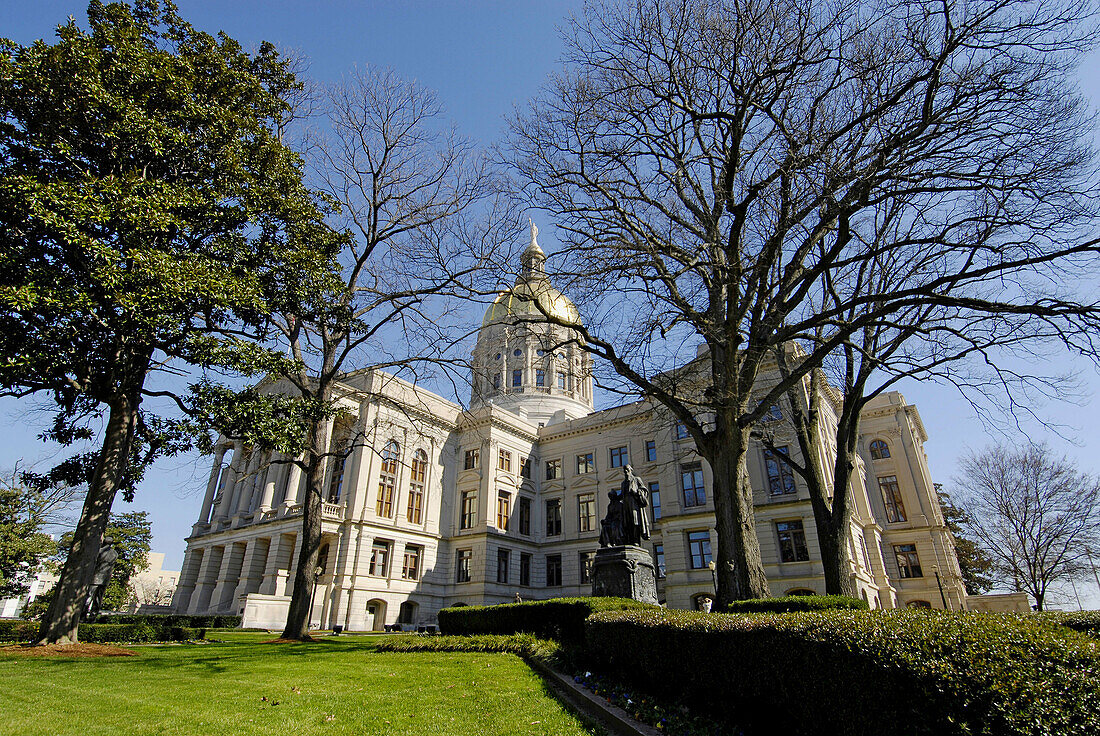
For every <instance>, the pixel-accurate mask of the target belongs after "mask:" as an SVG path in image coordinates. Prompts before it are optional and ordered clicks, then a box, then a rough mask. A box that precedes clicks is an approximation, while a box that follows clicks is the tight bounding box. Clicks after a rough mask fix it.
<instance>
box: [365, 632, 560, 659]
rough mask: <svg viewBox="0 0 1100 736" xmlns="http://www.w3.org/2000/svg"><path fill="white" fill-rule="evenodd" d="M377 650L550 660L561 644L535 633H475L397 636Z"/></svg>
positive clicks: (387, 639) (378, 644)
mask: <svg viewBox="0 0 1100 736" xmlns="http://www.w3.org/2000/svg"><path fill="white" fill-rule="evenodd" d="M375 651H378V652H503V653H507V654H518V655H520V656H521V657H535V658H538V659H543V660H545V659H548V658H550V657H552V656H553V655H554V654H555V653H557V651H558V643H557V642H555V641H552V640H549V639H539V638H538V637H536V636H533V635H532V634H475V635H471V636H395V637H392V638H386V639H382V640H381V641H379V642H378V643H377V644H376V645H375Z"/></svg>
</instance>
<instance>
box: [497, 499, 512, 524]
mask: <svg viewBox="0 0 1100 736" xmlns="http://www.w3.org/2000/svg"><path fill="white" fill-rule="evenodd" d="M511 512H512V494H511V493H508V492H507V491H500V490H498V491H497V529H500V530H501V531H502V532H503V531H507V530H508V519H509V517H510V516H511Z"/></svg>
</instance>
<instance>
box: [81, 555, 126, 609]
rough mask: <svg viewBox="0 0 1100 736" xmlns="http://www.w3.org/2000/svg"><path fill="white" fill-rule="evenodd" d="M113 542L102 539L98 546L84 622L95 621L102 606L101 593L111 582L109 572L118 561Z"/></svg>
mask: <svg viewBox="0 0 1100 736" xmlns="http://www.w3.org/2000/svg"><path fill="white" fill-rule="evenodd" d="M114 544H115V540H114V539H112V538H111V537H104V538H103V544H102V545H100V548H99V555H98V556H96V559H95V573H94V574H93V575H92V585H91V587H90V588H88V599H87V605H86V606H85V608H84V620H85V621H95V618H96V616H98V615H99V609H100V607H101V606H102V605H103V592H104V591H105V590H106V589H107V584H108V583H110V582H111V572H112V571H113V570H114V568H115V562H116V561H117V560H118V551H117V550H115V547H114Z"/></svg>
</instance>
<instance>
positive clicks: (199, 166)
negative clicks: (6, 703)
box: [0, 0, 330, 642]
mask: <svg viewBox="0 0 1100 736" xmlns="http://www.w3.org/2000/svg"><path fill="white" fill-rule="evenodd" d="M88 25H89V29H88V30H84V29H82V28H80V27H79V26H78V25H77V23H76V22H75V21H74V20H72V19H70V20H69V21H68V22H67V23H65V24H63V25H61V26H59V27H58V30H57V42H56V43H54V44H52V45H51V44H47V43H45V42H44V41H38V42H36V43H34V44H31V45H30V46H26V47H23V46H19V45H17V44H15V43H13V42H11V41H7V40H3V41H0V393H5V394H7V395H15V396H25V395H29V394H32V393H44V394H48V395H51V396H52V397H53V399H54V400H55V401H56V403H57V406H58V414H57V417H56V421H55V422H54V425H53V427H52V428H51V430H50V432H49V433H48V435H49V436H50V437H51V438H52V439H55V440H58V441H60V442H62V443H69V442H74V441H88V440H93V439H97V438H98V439H99V441H100V442H101V446H100V449H99V450H98V451H96V452H92V453H87V454H84V455H81V456H78V457H76V458H74V459H73V460H72V461H70V462H69V464H68V465H67V466H66V468H65V470H66V472H69V473H70V474H71V475H72V476H74V477H76V478H79V479H83V480H86V481H87V485H88V492H87V496H86V501H85V504H84V507H83V510H82V512H81V515H80V519H79V521H78V523H77V526H76V529H75V530H74V535H73V545H72V548H71V553H70V554H69V555H68V558H67V559H66V562H65V564H64V566H63V568H62V570H61V573H60V579H59V581H58V584H57V586H56V596H55V598H54V601H53V604H52V605H51V608H50V610H49V612H48V614H47V615H46V616H45V618H44V619H43V623H42V628H41V638H42V640H43V641H44V642H64V641H75V640H76V632H77V624H78V622H79V616H80V612H81V608H82V606H83V603H84V600H85V598H86V594H87V589H88V585H89V584H90V580H91V575H92V573H93V570H94V565H95V560H96V556H97V554H98V552H99V546H100V542H101V540H102V538H103V533H104V530H105V528H106V526H107V523H108V519H109V513H110V509H111V505H112V503H113V501H114V498H115V496H116V494H117V492H118V491H119V490H120V489H121V490H123V491H124V492H125V493H132V489H133V487H134V485H135V484H136V483H137V481H138V480H139V479H140V475H141V472H142V470H143V469H144V467H145V466H146V465H147V464H148V462H150V461H151V460H152V459H153V458H155V457H157V456H158V455H159V454H163V453H168V452H173V451H175V450H178V449H180V448H182V447H184V446H187V444H188V442H189V439H188V436H189V434H188V431H189V430H190V429H193V427H190V426H188V425H187V423H185V422H184V423H179V422H169V421H165V420H162V419H160V418H158V417H155V416H152V415H149V414H147V413H145V412H144V411H143V409H142V402H143V400H144V399H146V398H147V397H149V396H161V397H168V398H169V399H170V400H171V399H175V400H176V401H177V402H179V398H178V397H176V396H175V395H174V394H172V393H171V392H170V391H169V390H167V389H164V388H159V387H157V386H154V385H151V384H150V382H149V378H150V376H152V375H155V374H156V373H157V371H159V370H164V369H167V370H172V371H176V370H178V369H177V368H176V366H179V365H180V363H188V364H191V365H195V366H199V367H201V368H202V369H221V368H230V369H233V370H239V371H243V372H246V373H256V372H265V371H268V370H272V369H273V368H274V367H275V363H273V361H274V360H275V359H274V358H273V357H272V355H271V354H270V353H269V352H267V351H266V350H265V349H263V348H262V346H261V344H260V343H257V342H254V341H253V340H252V339H250V338H257V337H262V335H263V325H264V323H265V317H266V315H267V314H268V313H269V312H270V311H271V310H273V309H278V310H280V311H283V312H289V311H293V299H294V298H295V296H296V295H298V294H299V293H301V290H305V289H309V288H310V286H311V283H312V281H311V279H312V276H311V274H317V273H321V272H322V270H323V269H322V268H321V266H322V265H323V264H325V263H326V259H325V257H323V256H324V254H322V253H321V252H319V251H318V250H317V246H316V245H315V244H317V243H324V242H327V238H328V234H329V232H330V231H329V230H328V228H327V227H325V225H324V223H323V218H322V213H321V211H320V210H319V208H318V203H317V199H316V197H315V196H314V195H313V193H312V192H311V191H310V190H308V189H307V188H305V187H304V186H303V184H302V174H301V168H300V161H299V158H298V157H297V156H296V155H295V154H294V153H293V152H292V151H290V150H289V149H287V148H286V147H285V146H284V145H283V144H282V143H281V141H280V139H279V133H278V131H279V129H280V126H281V125H282V123H283V120H284V118H285V116H286V115H287V113H288V107H287V105H286V104H285V102H284V101H283V97H284V96H285V94H286V93H287V91H288V90H293V89H295V88H296V85H297V83H296V81H295V80H294V78H293V75H291V74H290V73H289V72H288V71H287V69H286V64H285V63H284V61H283V60H282V59H281V58H280V56H279V55H278V53H277V52H276V51H275V49H274V47H272V46H271V45H269V44H265V45H263V46H261V47H260V49H259V51H258V52H256V53H255V54H253V55H250V54H247V53H245V52H244V51H243V50H242V49H241V47H240V45H239V44H238V43H237V42H236V41H234V40H233V39H231V38H229V37H227V36H226V35H224V34H220V35H219V36H217V37H214V36H211V35H209V34H206V33H202V32H199V31H196V30H195V29H194V28H192V27H191V26H190V25H189V24H188V23H186V22H185V21H183V20H182V19H181V18H180V16H179V15H178V14H177V12H176V8H175V6H174V5H172V4H171V2H163V3H161V2H157V1H156V0H138V2H136V3H134V4H133V5H127V4H124V3H111V4H106V5H105V4H103V3H101V2H98V0H97V1H95V2H92V3H91V4H90V5H89V7H88ZM305 244H311V245H309V246H307V245H305ZM179 403H181V404H183V402H179ZM223 403H224V402H223ZM89 420H93V421H101V422H102V427H103V428H102V430H101V431H99V432H98V434H97V432H96V431H93V429H91V428H90V427H94V426H96V425H95V424H89ZM104 420H105V421H104Z"/></svg>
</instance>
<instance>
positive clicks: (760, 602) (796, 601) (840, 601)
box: [727, 595, 868, 613]
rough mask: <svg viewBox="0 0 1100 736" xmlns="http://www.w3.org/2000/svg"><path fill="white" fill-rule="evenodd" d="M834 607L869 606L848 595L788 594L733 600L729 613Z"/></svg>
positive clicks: (853, 607) (858, 607)
mask: <svg viewBox="0 0 1100 736" xmlns="http://www.w3.org/2000/svg"><path fill="white" fill-rule="evenodd" d="M834 609H851V610H856V611H866V610H867V609H868V606H867V602H866V601H863V600H860V599H859V598H852V597H850V596H846V595H788V596H785V597H783V598H753V599H750V600H747V601H733V602H732V603H730V604H729V606H728V609H727V610H728V612H729V613H795V612H796V611H829V610H834Z"/></svg>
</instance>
